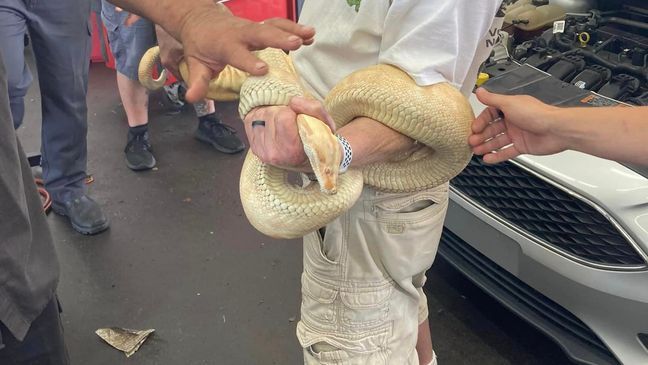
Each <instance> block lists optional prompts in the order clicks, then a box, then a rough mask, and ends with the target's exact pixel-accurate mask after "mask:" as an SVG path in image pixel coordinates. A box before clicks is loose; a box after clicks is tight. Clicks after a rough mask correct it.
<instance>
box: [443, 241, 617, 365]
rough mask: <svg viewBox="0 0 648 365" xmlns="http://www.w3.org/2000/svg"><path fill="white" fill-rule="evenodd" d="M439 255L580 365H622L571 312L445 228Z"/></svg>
mask: <svg viewBox="0 0 648 365" xmlns="http://www.w3.org/2000/svg"><path fill="white" fill-rule="evenodd" d="M439 254H440V255H441V257H443V258H444V259H446V260H447V261H448V262H449V263H450V264H452V266H454V267H455V268H456V269H458V270H459V271H461V272H462V273H463V274H464V275H466V277H468V279H470V280H471V281H473V282H474V283H475V284H476V285H477V286H479V287H480V288H482V289H483V290H485V291H486V292H487V293H488V294H490V295H491V296H492V297H493V298H495V299H496V300H497V301H499V302H500V303H502V304H503V305H504V306H506V307H507V308H509V309H510V310H511V311H513V312H514V313H516V314H517V315H518V316H520V317H522V318H523V319H524V320H526V321H527V322H529V323H531V324H532V325H534V326H535V327H536V328H538V329H539V330H540V331H542V332H544V333H545V334H546V335H548V336H549V337H550V338H552V339H553V340H554V341H555V342H556V343H558V344H559V345H560V346H561V347H562V348H563V349H564V350H565V352H566V354H567V356H569V357H570V358H571V359H572V360H573V361H575V362H577V363H579V364H597V365H618V364H619V362H618V360H617V359H616V358H615V356H614V355H613V354H612V353H611V352H610V350H609V349H608V348H607V346H605V344H604V343H603V342H602V341H601V340H600V339H599V338H598V336H596V334H595V333H594V332H593V331H592V330H591V329H590V328H589V327H588V326H587V325H586V324H585V323H583V322H582V321H581V320H580V319H578V318H577V317H576V316H574V315H573V314H572V313H571V312H569V311H568V310H567V309H565V308H563V307H562V306H560V305H559V304H558V303H556V302H554V301H553V300H551V299H549V298H548V297H546V296H545V295H543V294H542V293H540V292H539V291H537V290H535V289H533V288H532V287H530V286H529V285H527V284H525V283H524V282H523V281H521V280H520V279H518V278H517V277H515V276H514V275H512V274H511V273H509V272H508V271H506V270H504V269H503V268H501V267H500V266H498V265H497V264H495V263H494V262H493V261H491V260H490V259H488V258H487V257H486V256H484V255H482V254H481V253H480V252H478V251H477V250H476V249H474V248H473V247H472V246H470V245H469V244H467V243H466V242H465V241H464V240H462V239H461V238H460V237H459V236H457V235H455V234H454V233H452V232H451V231H450V230H448V229H447V228H445V229H444V230H443V234H442V236H441V243H440V245H439Z"/></svg>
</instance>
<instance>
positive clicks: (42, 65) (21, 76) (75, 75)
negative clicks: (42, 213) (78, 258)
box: [0, 0, 109, 234]
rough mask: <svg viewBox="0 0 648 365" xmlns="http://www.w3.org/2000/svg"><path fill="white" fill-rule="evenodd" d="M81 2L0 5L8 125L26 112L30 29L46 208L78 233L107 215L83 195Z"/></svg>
mask: <svg viewBox="0 0 648 365" xmlns="http://www.w3.org/2000/svg"><path fill="white" fill-rule="evenodd" d="M89 15H90V2H89V1H87V0H59V1H24V0H6V1H3V2H2V4H1V5H0V50H2V52H3V54H4V64H5V67H6V68H7V75H8V79H7V82H8V92H9V100H10V106H11V116H12V119H13V124H14V128H18V127H20V125H21V124H22V122H23V118H24V115H25V101H24V99H25V95H26V94H27V90H28V89H29V86H30V85H31V83H32V80H33V77H32V74H31V72H30V70H29V67H28V66H27V64H26V63H25V56H24V49H25V43H24V39H25V35H26V34H27V32H29V36H30V39H31V44H32V49H33V51H34V56H35V58H36V67H37V70H38V79H39V84H40V91H41V104H42V132H41V153H42V161H41V166H42V168H43V180H44V181H45V188H46V189H47V191H48V192H49V193H50V195H51V197H52V209H53V210H54V211H55V212H56V213H58V214H61V215H64V216H66V217H68V218H69V220H70V223H71V224H72V227H73V228H74V229H75V230H76V231H78V232H80V233H83V234H96V233H99V232H102V231H104V230H105V229H107V228H108V225H109V223H108V218H107V217H106V216H105V215H104V213H103V211H102V209H101V207H100V206H99V204H98V203H97V202H96V201H94V200H93V199H92V198H91V197H90V196H89V195H88V193H87V190H86V186H85V178H86V176H87V173H86V169H87V157H88V156H87V141H86V135H87V129H88V125H87V106H86V93H87V91H88V67H89V61H88V60H89V55H90V28H89V24H88V17H89Z"/></svg>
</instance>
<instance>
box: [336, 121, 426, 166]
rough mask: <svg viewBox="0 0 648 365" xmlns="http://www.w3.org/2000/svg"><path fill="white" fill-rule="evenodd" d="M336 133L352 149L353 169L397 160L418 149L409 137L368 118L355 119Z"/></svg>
mask: <svg viewBox="0 0 648 365" xmlns="http://www.w3.org/2000/svg"><path fill="white" fill-rule="evenodd" d="M337 132H338V133H339V134H340V135H342V136H344V138H346V139H347V140H348V141H349V144H351V147H352V148H353V161H352V162H351V166H353V167H360V166H364V165H368V164H370V163H374V162H382V161H389V160H393V159H398V158H399V157H401V156H403V157H404V156H405V155H407V154H408V153H411V152H413V151H414V150H415V149H416V148H417V147H418V146H417V145H416V144H415V143H414V140H413V139H411V138H410V137H407V136H405V135H403V134H400V133H399V132H397V131H395V130H393V129H391V128H389V127H387V126H386V125H384V124H382V123H380V122H377V121H375V120H373V119H369V118H357V119H355V120H354V121H353V122H351V123H349V124H347V125H345V126H344V127H342V128H340V129H339V130H338V131H337Z"/></svg>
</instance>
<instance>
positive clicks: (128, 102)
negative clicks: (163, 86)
mask: <svg viewBox="0 0 648 365" xmlns="http://www.w3.org/2000/svg"><path fill="white" fill-rule="evenodd" d="M129 15H130V14H129V13H128V12H126V11H121V9H118V8H116V7H115V6H114V5H112V4H110V3H109V2H108V1H106V0H102V10H101V18H102V20H103V23H104V25H105V26H106V29H107V32H108V41H109V43H110V48H111V50H112V53H113V55H114V57H115V66H116V69H117V87H118V89H119V93H120V96H121V101H122V104H123V106H124V110H125V111H126V117H127V119H128V126H129V130H128V135H127V139H126V148H125V149H124V153H125V157H126V166H128V168H130V169H131V170H134V171H141V170H148V169H151V168H153V167H154V166H155V165H156V159H155V156H154V155H153V148H152V146H151V142H150V137H149V131H148V122H149V119H148V104H149V92H148V90H147V89H146V88H145V87H144V86H142V85H141V84H140V83H139V81H138V76H137V74H138V67H139V62H140V60H141V58H142V55H143V54H144V53H145V52H146V51H147V50H148V49H149V48H151V47H153V46H155V45H156V43H157V42H156V34H155V25H154V24H153V23H151V22H150V21H149V20H147V19H144V18H139V17H131V18H130V19H129ZM194 109H195V110H196V115H197V117H198V128H197V129H196V133H195V137H196V139H198V140H199V141H202V142H204V143H207V144H209V145H210V146H213V147H214V148H215V149H216V150H218V151H220V152H223V153H238V152H241V151H243V150H244V149H245V144H243V142H242V141H241V140H240V139H239V138H238V137H237V136H236V131H235V130H234V128H232V127H230V126H229V125H226V124H223V123H222V122H221V121H220V120H219V119H218V118H217V117H216V112H215V105H214V101H212V100H203V101H199V102H197V103H195V104H194Z"/></svg>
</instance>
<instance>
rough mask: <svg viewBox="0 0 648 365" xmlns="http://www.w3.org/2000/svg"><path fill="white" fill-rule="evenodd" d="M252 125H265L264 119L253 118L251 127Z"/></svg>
mask: <svg viewBox="0 0 648 365" xmlns="http://www.w3.org/2000/svg"><path fill="white" fill-rule="evenodd" d="M254 127H265V120H253V121H252V128H254Z"/></svg>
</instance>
